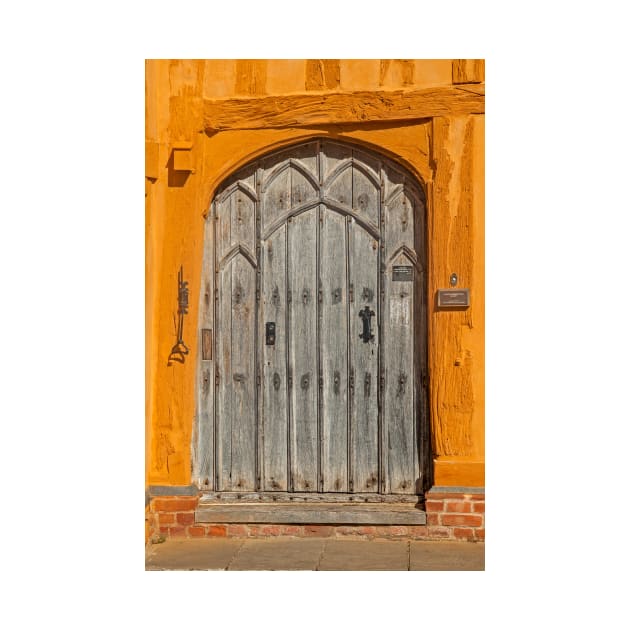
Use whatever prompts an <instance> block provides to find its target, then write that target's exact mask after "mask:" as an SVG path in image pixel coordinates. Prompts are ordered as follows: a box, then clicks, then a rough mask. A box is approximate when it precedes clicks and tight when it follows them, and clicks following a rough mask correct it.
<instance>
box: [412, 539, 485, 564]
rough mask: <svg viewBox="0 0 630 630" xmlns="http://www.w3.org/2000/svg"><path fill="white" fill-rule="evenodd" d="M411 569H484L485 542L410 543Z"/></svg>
mask: <svg viewBox="0 0 630 630" xmlns="http://www.w3.org/2000/svg"><path fill="white" fill-rule="evenodd" d="M410 547H411V548H410V562H409V568H410V570H411V571H484V570H485V544H484V543H466V542H433V541H419V540H414V541H411V543H410Z"/></svg>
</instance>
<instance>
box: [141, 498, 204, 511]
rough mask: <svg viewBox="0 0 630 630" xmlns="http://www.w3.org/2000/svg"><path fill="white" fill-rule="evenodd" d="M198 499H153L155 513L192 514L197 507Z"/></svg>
mask: <svg viewBox="0 0 630 630" xmlns="http://www.w3.org/2000/svg"><path fill="white" fill-rule="evenodd" d="M198 501H199V499H198V498H197V497H160V498H159V499H153V502H152V504H151V508H152V509H153V511H154V512H190V511H191V510H194V509H195V508H196V507H197V502H198Z"/></svg>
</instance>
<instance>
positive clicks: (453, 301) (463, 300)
mask: <svg viewBox="0 0 630 630" xmlns="http://www.w3.org/2000/svg"><path fill="white" fill-rule="evenodd" d="M437 305H438V307H445V306H446V307H448V306H450V307H459V308H464V307H468V306H470V290H469V289H438V299H437Z"/></svg>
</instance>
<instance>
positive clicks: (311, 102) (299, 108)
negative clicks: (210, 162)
mask: <svg viewBox="0 0 630 630" xmlns="http://www.w3.org/2000/svg"><path fill="white" fill-rule="evenodd" d="M484 111H485V96H484V85H483V84H470V85H468V84H466V85H461V86H449V87H440V88H430V89H425V90H398V91H395V92H384V91H383V92H346V93H339V92H337V93H328V94H296V95H289V96H266V97H258V98H230V99H222V100H209V99H205V100H204V103H203V117H204V120H203V126H204V130H205V131H206V132H208V133H214V132H217V131H224V130H228V129H262V128H267V129H268V128H279V127H308V126H312V125H321V124H344V123H366V122H371V121H379V122H395V121H412V120H420V119H423V118H432V117H434V116H451V115H466V114H483V113H484Z"/></svg>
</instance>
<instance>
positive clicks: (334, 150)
mask: <svg viewBox="0 0 630 630" xmlns="http://www.w3.org/2000/svg"><path fill="white" fill-rule="evenodd" d="M350 155H351V153H350V151H349V150H348V147H346V146H343V145H340V144H335V143H334V142H322V149H321V155H320V160H321V171H322V181H324V182H325V181H326V180H327V179H328V177H329V176H330V174H331V173H332V172H333V171H334V170H335V168H337V166H339V164H340V163H341V162H343V161H344V160H346V159H348V158H349V157H350Z"/></svg>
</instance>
